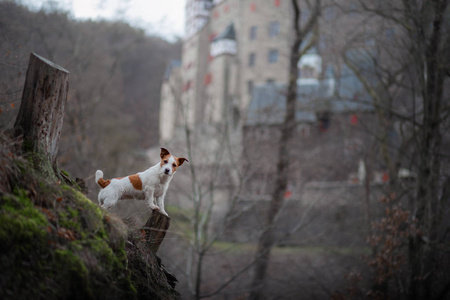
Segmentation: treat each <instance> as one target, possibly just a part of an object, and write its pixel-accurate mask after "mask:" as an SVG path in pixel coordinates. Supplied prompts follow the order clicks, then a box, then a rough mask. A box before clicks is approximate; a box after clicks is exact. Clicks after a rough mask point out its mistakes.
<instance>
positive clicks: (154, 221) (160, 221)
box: [142, 210, 170, 254]
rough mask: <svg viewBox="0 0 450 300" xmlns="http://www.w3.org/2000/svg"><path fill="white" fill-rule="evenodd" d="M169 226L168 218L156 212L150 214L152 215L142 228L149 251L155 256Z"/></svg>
mask: <svg viewBox="0 0 450 300" xmlns="http://www.w3.org/2000/svg"><path fill="white" fill-rule="evenodd" d="M169 226H170V218H169V217H168V216H166V215H163V214H162V213H160V212H159V211H157V210H154V211H153V212H152V215H151V216H150V218H148V220H147V223H145V225H144V227H143V228H142V230H143V232H144V234H145V240H146V241H147V244H148V247H149V250H150V251H152V252H153V253H155V254H156V252H157V251H158V249H159V246H161V243H162V241H163V240H164V237H165V236H166V233H167V230H168V229H169Z"/></svg>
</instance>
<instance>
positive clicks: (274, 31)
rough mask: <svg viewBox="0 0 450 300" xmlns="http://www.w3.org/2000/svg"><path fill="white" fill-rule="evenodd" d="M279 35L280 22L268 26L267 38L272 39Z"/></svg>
mask: <svg viewBox="0 0 450 300" xmlns="http://www.w3.org/2000/svg"><path fill="white" fill-rule="evenodd" d="M279 34H280V22H278V21H274V22H270V24H269V36H270V37H274V36H277V35H279Z"/></svg>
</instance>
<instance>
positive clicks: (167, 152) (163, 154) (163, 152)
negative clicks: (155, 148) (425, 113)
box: [159, 148, 170, 158]
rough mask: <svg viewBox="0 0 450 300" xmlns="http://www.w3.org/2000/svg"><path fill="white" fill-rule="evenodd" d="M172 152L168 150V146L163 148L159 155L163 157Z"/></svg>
mask: <svg viewBox="0 0 450 300" xmlns="http://www.w3.org/2000/svg"><path fill="white" fill-rule="evenodd" d="M169 154H170V152H169V150H167V149H166V148H161V154H160V155H159V156H161V158H163V157H164V156H166V155H169Z"/></svg>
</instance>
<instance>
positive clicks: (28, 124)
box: [14, 53, 69, 179]
mask: <svg viewBox="0 0 450 300" xmlns="http://www.w3.org/2000/svg"><path fill="white" fill-rule="evenodd" d="M68 90H69V72H68V71H67V70H65V69H63V68H62V67H60V66H58V65H56V64H54V63H52V62H51V61H48V60H46V59H45V58H42V57H40V56H39V55H37V54H35V53H32V54H31V55H30V61H29V64H28V70H27V76H26V80H25V86H24V89H23V94H22V102H21V104H20V109H19V113H18V115H17V118H16V122H15V124H14V135H15V137H17V138H22V139H23V143H22V151H23V152H24V153H30V154H31V155H32V156H31V157H32V161H33V164H34V167H35V168H36V169H37V170H39V171H41V172H42V173H43V174H44V176H48V177H50V178H52V179H56V178H57V177H56V175H55V174H57V173H58V170H57V169H58V168H57V160H56V159H57V154H58V145H59V137H60V135H61V129H62V125H63V119H64V108H65V106H66V102H67V94H68Z"/></svg>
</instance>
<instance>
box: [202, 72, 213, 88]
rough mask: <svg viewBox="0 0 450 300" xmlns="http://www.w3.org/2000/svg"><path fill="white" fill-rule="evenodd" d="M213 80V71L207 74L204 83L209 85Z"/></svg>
mask: <svg viewBox="0 0 450 300" xmlns="http://www.w3.org/2000/svg"><path fill="white" fill-rule="evenodd" d="M211 81H212V74H211V73H208V74H206V75H205V78H204V80H203V83H204V84H205V85H209V84H210V83H211Z"/></svg>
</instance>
